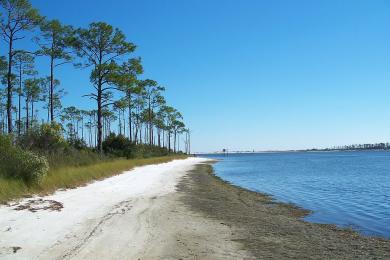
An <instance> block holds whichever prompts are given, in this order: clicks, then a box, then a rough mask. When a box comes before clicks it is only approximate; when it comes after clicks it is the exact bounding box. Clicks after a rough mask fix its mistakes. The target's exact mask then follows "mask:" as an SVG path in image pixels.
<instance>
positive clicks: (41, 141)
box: [17, 123, 68, 153]
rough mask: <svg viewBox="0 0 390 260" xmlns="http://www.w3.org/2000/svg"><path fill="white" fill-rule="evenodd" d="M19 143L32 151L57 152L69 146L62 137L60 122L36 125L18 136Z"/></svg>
mask: <svg viewBox="0 0 390 260" xmlns="http://www.w3.org/2000/svg"><path fill="white" fill-rule="evenodd" d="M17 144H18V145H19V146H21V147H23V148H25V149H27V150H31V151H38V152H40V151H45V152H46V153H51V152H57V151H58V150H61V149H65V148H67V147H68V144H67V142H66V140H65V139H64V138H63V137H62V127H61V125H59V124H56V123H51V124H42V125H40V126H38V127H34V128H32V129H30V130H29V131H28V133H26V134H25V135H22V136H20V137H19V138H18V140H17Z"/></svg>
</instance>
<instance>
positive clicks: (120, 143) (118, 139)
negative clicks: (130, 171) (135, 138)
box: [103, 133, 135, 158]
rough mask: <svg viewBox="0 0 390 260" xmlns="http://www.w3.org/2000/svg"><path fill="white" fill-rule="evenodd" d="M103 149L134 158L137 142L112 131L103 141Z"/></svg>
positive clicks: (106, 151) (110, 152)
mask: <svg viewBox="0 0 390 260" xmlns="http://www.w3.org/2000/svg"><path fill="white" fill-rule="evenodd" d="M103 151H104V152H105V153H107V154H112V155H115V156H117V157H127V158H134V151H135V144H134V143H132V142H130V140H129V139H128V138H126V137H125V136H123V135H116V134H115V133H111V134H110V135H109V136H107V138H106V139H105V140H104V141H103Z"/></svg>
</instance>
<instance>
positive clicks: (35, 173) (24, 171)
mask: <svg viewBox="0 0 390 260" xmlns="http://www.w3.org/2000/svg"><path fill="white" fill-rule="evenodd" d="M48 170H49V164H48V162H47V160H46V158H45V157H43V156H39V155H37V154H35V153H33V152H30V151H26V150H23V149H21V148H19V147H17V146H13V145H12V138H11V137H9V136H3V135H0V175H1V176H3V177H7V178H15V179H22V180H23V181H24V182H26V183H27V184H38V183H40V182H41V181H42V179H43V178H44V177H45V176H46V174H47V172H48Z"/></svg>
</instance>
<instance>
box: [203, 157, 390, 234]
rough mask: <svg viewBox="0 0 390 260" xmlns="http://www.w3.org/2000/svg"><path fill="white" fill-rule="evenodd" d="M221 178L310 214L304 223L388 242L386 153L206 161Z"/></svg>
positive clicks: (389, 211)
mask: <svg viewBox="0 0 390 260" xmlns="http://www.w3.org/2000/svg"><path fill="white" fill-rule="evenodd" d="M206 157H209V158H218V159H222V161H220V162H218V163H216V164H215V165H214V169H215V172H216V174H217V175H218V176H220V177H221V178H223V179H225V180H227V181H229V182H231V183H234V184H236V185H239V186H241V187H244V188H247V189H250V190H254V191H258V192H263V193H267V194H270V195H272V196H273V197H274V198H275V199H277V200H279V201H282V202H289V203H294V204H295V205H298V206H301V207H303V208H306V209H309V210H312V211H313V213H312V214H310V215H309V216H307V217H305V220H307V221H311V222H316V223H331V224H336V225H338V226H342V227H352V228H354V229H356V230H358V231H360V232H362V233H363V234H366V235H374V236H382V237H387V238H390V152H385V151H380V152H376V151H369V152H291V153H290V152H289V153H287V152H286V153H256V154H230V155H229V156H228V157H224V156H223V155H206Z"/></svg>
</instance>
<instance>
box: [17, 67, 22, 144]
mask: <svg viewBox="0 0 390 260" xmlns="http://www.w3.org/2000/svg"><path fill="white" fill-rule="evenodd" d="M21 102H22V63H20V67H19V93H18V136H20V132H21V122H20V120H21V115H22V111H21V107H22V104H21Z"/></svg>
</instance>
